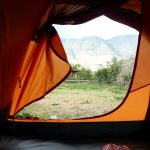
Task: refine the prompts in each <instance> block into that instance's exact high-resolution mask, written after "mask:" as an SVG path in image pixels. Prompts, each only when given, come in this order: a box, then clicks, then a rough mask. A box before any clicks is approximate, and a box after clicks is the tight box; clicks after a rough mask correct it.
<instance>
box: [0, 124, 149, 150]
mask: <svg viewBox="0 0 150 150" xmlns="http://www.w3.org/2000/svg"><path fill="white" fill-rule="evenodd" d="M0 133H1V134H0V150H100V149H102V147H103V146H104V145H106V144H110V143H111V144H116V145H126V146H127V147H129V148H130V149H131V150H150V138H149V135H150V122H116V123H114V122H113V123H112V122H110V123H109V122H106V123H88V124H87V123H81V124H79V123H78V124H69V123H65V124H63V123H62V124H57V123H54V124H51V123H34V122H33V123H28V122H25V123H23V122H10V123H8V124H7V125H6V124H3V128H2V124H1V126H0Z"/></svg>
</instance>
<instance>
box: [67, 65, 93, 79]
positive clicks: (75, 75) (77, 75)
mask: <svg viewBox="0 0 150 150" xmlns="http://www.w3.org/2000/svg"><path fill="white" fill-rule="evenodd" d="M71 66H72V70H73V71H72V74H71V75H70V76H69V78H68V79H70V80H91V79H92V78H93V72H92V71H91V70H90V69H88V68H85V67H83V66H81V65H80V64H75V65H74V64H72V65H71Z"/></svg>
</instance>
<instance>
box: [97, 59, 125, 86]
mask: <svg viewBox="0 0 150 150" xmlns="http://www.w3.org/2000/svg"><path fill="white" fill-rule="evenodd" d="M121 69H122V61H120V60H118V59H117V57H113V58H112V60H111V62H107V66H106V67H105V68H102V69H98V70H97V71H96V72H95V76H96V79H97V80H98V81H99V83H100V84H112V83H114V82H115V81H117V77H118V74H119V73H120V72H121Z"/></svg>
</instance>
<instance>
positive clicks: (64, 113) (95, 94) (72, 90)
mask: <svg viewBox="0 0 150 150" xmlns="http://www.w3.org/2000/svg"><path fill="white" fill-rule="evenodd" d="M126 93H127V87H117V86H108V85H99V84H96V83H89V84H87V83H82V84H81V83H63V84H61V85H60V86H59V87H58V88H56V89H55V90H53V91H52V92H51V93H49V94H48V95H47V96H45V98H44V99H42V100H40V101H37V102H35V103H33V104H31V105H29V106H28V107H26V108H24V109H23V110H22V111H21V112H20V113H18V114H17V116H16V117H18V118H22V117H24V116H26V115H27V116H32V117H37V118H40V119H75V118H83V117H92V116H97V115H102V114H105V113H107V112H110V111H111V110H113V109H114V108H116V107H117V106H118V105H119V104H120V103H121V102H122V100H123V99H124V97H125V95H126Z"/></svg>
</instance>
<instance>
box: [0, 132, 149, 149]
mask: <svg viewBox="0 0 150 150" xmlns="http://www.w3.org/2000/svg"><path fill="white" fill-rule="evenodd" d="M110 143H111V144H116V145H118V146H119V145H125V146H127V147H128V148H130V149H131V150H150V142H149V138H146V137H145V139H142V138H139V139H137V138H130V137H129V138H123V137H122V138H119V137H113V138H112V137H107V138H106V137H105V138H98V137H96V138H91V137H89V138H88V137H86V138H80V137H79V138H78V139H74V138H72V137H70V139H69V137H68V139H66V138H65V139H59V140H56V139H44V138H43V139H42V138H41V139H39V138H33V137H32V138H25V137H23V136H22V137H21V136H18V137H17V136H10V135H9V136H8V135H3V137H1V138H0V150H100V149H102V147H103V146H104V145H106V144H110Z"/></svg>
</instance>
